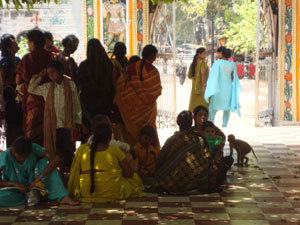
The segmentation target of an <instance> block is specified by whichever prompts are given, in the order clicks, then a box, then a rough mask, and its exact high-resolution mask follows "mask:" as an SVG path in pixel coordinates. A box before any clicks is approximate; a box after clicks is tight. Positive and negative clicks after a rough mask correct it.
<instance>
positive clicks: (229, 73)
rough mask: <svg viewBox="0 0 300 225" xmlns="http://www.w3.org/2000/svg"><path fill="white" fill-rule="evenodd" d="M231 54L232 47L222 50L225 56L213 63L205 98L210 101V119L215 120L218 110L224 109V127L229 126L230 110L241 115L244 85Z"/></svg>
mask: <svg viewBox="0 0 300 225" xmlns="http://www.w3.org/2000/svg"><path fill="white" fill-rule="evenodd" d="M231 54H232V51H231V50H230V49H227V48H226V49H224V50H223V51H222V56H223V58H222V59H219V60H217V61H216V62H215V63H214V64H213V66H212V68H211V71H210V75H209V79H208V81H207V89H206V91H205V100H206V101H207V102H209V101H210V105H209V121H211V122H214V120H215V116H216V113H217V111H218V110H223V123H222V126H223V127H227V124H228V121H229V117H230V111H235V112H236V113H237V114H238V115H239V116H240V115H241V113H240V104H239V101H238V100H239V95H240V92H241V90H242V87H241V84H240V81H239V78H238V76H237V72H236V65H235V63H234V62H231V61H230V60H229V58H230V57H231Z"/></svg>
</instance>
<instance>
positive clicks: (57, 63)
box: [47, 60, 64, 72]
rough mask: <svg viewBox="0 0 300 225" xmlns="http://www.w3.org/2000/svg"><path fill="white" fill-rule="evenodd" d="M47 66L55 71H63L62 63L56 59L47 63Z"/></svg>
mask: <svg viewBox="0 0 300 225" xmlns="http://www.w3.org/2000/svg"><path fill="white" fill-rule="evenodd" d="M47 68H54V69H55V70H56V71H59V72H63V71H64V64H62V63H61V62H60V61H58V60H54V61H51V62H50V63H49V65H48V67H47Z"/></svg>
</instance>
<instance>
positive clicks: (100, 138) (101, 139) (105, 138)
mask: <svg viewBox="0 0 300 225" xmlns="http://www.w3.org/2000/svg"><path fill="white" fill-rule="evenodd" d="M111 137H112V129H111V126H110V125H109V124H106V123H100V124H98V125H97V126H96V127H95V130H94V136H93V138H92V141H93V143H92V145H91V153H90V165H91V172H90V176H91V188H90V194H92V193H94V191H95V179H94V164H95V154H96V150H97V146H98V144H108V143H109V141H110V139H111Z"/></svg>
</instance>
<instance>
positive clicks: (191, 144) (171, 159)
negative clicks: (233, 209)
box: [150, 111, 219, 194]
mask: <svg viewBox="0 0 300 225" xmlns="http://www.w3.org/2000/svg"><path fill="white" fill-rule="evenodd" d="M192 123H193V115H192V113H191V112H189V111H183V112H181V113H180V114H179V115H178V117H177V124H178V126H179V127H180V131H177V132H175V134H174V135H173V136H172V137H170V138H169V139H168V140H167V141H166V143H165V144H164V146H163V148H162V149H161V151H160V153H159V155H158V158H157V161H156V172H157V173H156V174H155V178H154V182H153V185H152V187H151V188H150V191H154V192H167V193H175V194H186V193H188V192H189V191H194V190H196V191H200V192H215V191H218V190H219V188H217V186H216V179H217V176H216V175H217V172H216V168H215V167H214V164H213V159H212V157H211V154H210V153H209V151H208V146H207V143H206V142H205V140H204V139H203V138H202V137H201V136H198V135H196V134H195V133H194V132H193V131H192V130H191V128H192Z"/></svg>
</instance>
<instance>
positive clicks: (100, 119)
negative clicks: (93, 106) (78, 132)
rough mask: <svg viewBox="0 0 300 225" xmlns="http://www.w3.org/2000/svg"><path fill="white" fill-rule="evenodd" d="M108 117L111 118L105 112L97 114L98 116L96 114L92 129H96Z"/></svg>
mask: <svg viewBox="0 0 300 225" xmlns="http://www.w3.org/2000/svg"><path fill="white" fill-rule="evenodd" d="M106 119H108V120H109V117H108V116H107V115H105V114H97V115H96V116H94V117H93V119H92V131H95V129H96V127H97V125H98V124H100V123H104V121H105V120H106Z"/></svg>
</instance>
